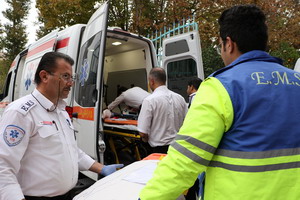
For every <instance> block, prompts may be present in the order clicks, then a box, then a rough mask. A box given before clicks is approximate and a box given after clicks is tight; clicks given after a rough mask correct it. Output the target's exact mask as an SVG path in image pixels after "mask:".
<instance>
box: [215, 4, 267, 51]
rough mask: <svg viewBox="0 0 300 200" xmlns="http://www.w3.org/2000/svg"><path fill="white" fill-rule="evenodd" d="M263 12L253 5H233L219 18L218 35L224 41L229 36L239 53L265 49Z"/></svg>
mask: <svg viewBox="0 0 300 200" xmlns="http://www.w3.org/2000/svg"><path fill="white" fill-rule="evenodd" d="M265 21H266V17H265V15H264V13H263V12H262V11H261V10H260V9H259V8H258V7H256V6H255V5H239V6H233V7H231V8H229V9H227V10H225V11H224V12H223V13H222V14H221V16H220V18H219V25H220V37H221V38H222V40H223V42H224V43H225V42H226V37H230V38H231V40H232V41H234V42H236V44H237V46H238V49H239V51H240V52H241V53H246V52H248V51H252V50H262V51H265V50H266V49H267V42H268V27H267V25H266V23H265Z"/></svg>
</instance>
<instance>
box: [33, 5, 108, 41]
mask: <svg viewBox="0 0 300 200" xmlns="http://www.w3.org/2000/svg"><path fill="white" fill-rule="evenodd" d="M100 2H103V0H102V1H100V0H37V1H36V7H37V9H38V12H39V18H38V20H39V23H40V24H41V25H40V27H39V30H38V32H37V35H38V37H39V38H40V37H42V36H44V35H46V34H47V33H49V32H51V31H52V30H55V29H60V30H61V29H63V28H65V27H67V26H71V25H74V24H80V23H83V24H86V23H87V22H88V20H89V19H90V17H91V16H92V14H93V13H94V12H95V9H96V4H97V3H100Z"/></svg>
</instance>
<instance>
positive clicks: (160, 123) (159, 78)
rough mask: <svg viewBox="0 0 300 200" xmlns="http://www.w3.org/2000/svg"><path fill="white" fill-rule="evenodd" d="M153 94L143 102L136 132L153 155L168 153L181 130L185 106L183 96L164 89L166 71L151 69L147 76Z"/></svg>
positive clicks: (185, 110)
mask: <svg viewBox="0 0 300 200" xmlns="http://www.w3.org/2000/svg"><path fill="white" fill-rule="evenodd" d="M148 81H149V86H150V88H151V90H152V91H153V93H152V94H151V95H149V96H148V97H146V98H145V99H144V101H143V104H142V108H141V111H140V115H139V118H138V130H139V133H140V135H141V137H142V140H143V141H144V142H148V143H149V145H150V146H151V147H152V151H153V153H167V150H168V147H169V145H170V143H171V142H172V141H173V140H174V138H175V135H176V133H177V132H178V130H179V128H180V127H181V125H182V123H183V120H184V117H185V114H186V112H187V105H186V102H185V100H184V98H183V97H182V96H180V95H179V94H177V93H175V92H172V91H171V90H169V89H168V88H167V87H166V85H165V84H166V72H165V70H164V69H163V68H153V69H152V70H151V71H150V74H149V80H148Z"/></svg>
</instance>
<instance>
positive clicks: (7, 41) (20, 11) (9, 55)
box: [1, 0, 30, 63]
mask: <svg viewBox="0 0 300 200" xmlns="http://www.w3.org/2000/svg"><path fill="white" fill-rule="evenodd" d="M6 2H7V4H8V6H9V8H8V9H6V10H5V11H3V12H2V13H3V15H4V17H6V18H7V19H8V20H9V23H6V24H4V29H3V31H4V32H5V33H6V35H5V36H3V38H2V40H1V44H2V46H3V47H4V57H5V59H6V61H7V62H8V63H11V62H12V61H13V59H14V58H15V56H16V55H17V54H18V53H19V52H20V51H21V50H23V49H24V48H25V45H26V43H27V33H26V25H24V20H25V19H26V16H27V15H28V12H29V7H30V0H6Z"/></svg>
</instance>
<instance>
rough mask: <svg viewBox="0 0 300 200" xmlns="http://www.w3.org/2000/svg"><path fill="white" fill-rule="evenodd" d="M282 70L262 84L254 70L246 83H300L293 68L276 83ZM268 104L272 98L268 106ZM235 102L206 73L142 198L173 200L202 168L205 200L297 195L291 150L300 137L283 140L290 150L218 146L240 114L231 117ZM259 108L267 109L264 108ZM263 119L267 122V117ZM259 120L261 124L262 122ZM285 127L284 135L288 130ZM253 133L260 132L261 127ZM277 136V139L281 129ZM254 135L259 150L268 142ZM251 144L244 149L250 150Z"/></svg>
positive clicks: (297, 168)
mask: <svg viewBox="0 0 300 200" xmlns="http://www.w3.org/2000/svg"><path fill="white" fill-rule="evenodd" d="M247 73H248V72H247ZM280 73H281V72H278V70H277V69H276V70H275V71H273V72H270V77H271V78H273V79H272V81H273V82H271V81H269V82H267V81H265V82H264V79H263V78H266V77H267V75H266V74H264V76H263V75H262V72H255V73H253V72H252V73H251V76H250V75H249V80H246V81H255V84H254V86H253V89H255V88H254V87H259V89H260V88H261V87H269V86H268V85H267V84H263V83H268V84H269V85H271V84H273V86H274V88H275V87H277V88H278V87H281V86H280V84H281V85H282V87H289V88H291V87H299V86H300V84H299V83H300V79H299V78H297V77H300V75H299V74H293V72H292V70H290V71H288V72H284V73H282V74H283V77H285V75H287V76H286V77H288V76H290V75H293V76H292V79H290V80H287V81H285V79H281V80H279V79H278V80H279V81H278V82H276V81H274V80H275V79H276V76H277V75H278V76H279V75H280ZM247 78H248V77H247ZM289 78H290V77H289ZM245 79H246V78H245ZM297 79H298V81H297ZM276 80H277V79H276ZM282 80H283V81H282ZM276 83H278V84H276ZM289 83H291V84H289ZM273 86H270V87H273ZM250 89H251V88H250ZM271 91H272V90H271ZM299 93H300V87H299ZM263 95H268V94H263ZM270 95H272V94H270ZM253 98H255V97H253ZM280 98H281V97H280ZM235 100H236V99H235ZM275 100H276V99H274V101H275ZM298 100H299V99H298ZM295 102H296V100H292V103H295ZM244 103H245V104H246V102H244ZM270 103H271V101H270V102H267V103H266V105H268V104H270ZM235 104H236V103H235ZM235 104H234V103H233V102H232V96H231V94H230V93H228V89H227V88H225V87H224V84H222V83H221V81H220V80H219V79H217V78H215V77H210V78H207V79H206V80H205V81H204V82H203V83H202V84H201V86H200V88H199V90H198V92H197V95H196V96H195V99H194V101H193V104H192V105H191V108H190V109H189V111H188V113H187V116H186V118H185V121H184V123H183V126H182V127H181V129H180V131H179V133H178V135H177V136H176V139H175V142H174V143H173V144H172V145H171V146H170V148H169V150H168V155H167V156H166V157H165V158H164V159H163V160H162V161H161V162H160V163H159V164H158V167H157V169H156V170H155V172H154V175H153V178H152V179H151V180H150V181H149V182H148V183H147V185H146V186H145V188H144V189H143V190H142V191H141V193H140V199H141V200H173V199H174V200H175V199H176V198H177V197H178V196H180V194H182V193H183V192H184V191H185V190H187V189H188V188H190V187H191V186H192V185H193V184H194V182H195V180H196V178H197V176H198V175H199V174H200V173H202V172H206V178H205V189H204V199H205V200H254V199H255V200H283V199H284V200H297V199H300V148H295V145H298V144H296V143H297V142H295V140H297V141H298V138H297V139H296V138H294V139H295V140H293V138H290V139H289V140H286V141H287V142H289V141H290V144H291V146H293V145H294V146H293V147H294V148H289V147H290V146H288V145H289V144H287V146H286V148H280V149H272V150H266V151H264V150H261V151H254V152H247V151H243V150H226V147H224V148H223V149H219V147H220V146H219V145H220V144H222V142H223V140H224V136H225V134H231V132H230V131H231V130H232V127H233V126H234V124H235V122H236V121H235V120H238V119H237V118H235V117H238V116H234V115H235V113H234V105H235ZM295 109H298V111H297V110H296V111H295V112H294V111H293V113H296V115H298V113H300V105H299V106H298V107H295ZM250 111H251V108H250ZM250 111H249V112H250ZM262 112H265V111H264V110H262ZM282 112H283V111H282ZM246 114H247V113H246ZM266 116H267V115H266ZM280 117H284V119H285V117H288V116H277V118H279V119H280ZM270 118H271V117H270ZM298 120H300V118H299V119H298ZM265 121H266V123H267V122H268V119H265ZM294 121H295V120H294ZM272 123H273V124H274V126H276V127H277V126H280V124H279V125H277V124H275V123H281V121H278V122H272ZM272 123H270V124H272ZM241 124H242V125H241V126H247V124H246V125H244V124H243V123H241ZM261 124H262V126H263V124H264V123H263V122H262V123H261ZM241 130H243V129H241ZM293 130H294V129H293ZM255 131H256V130H251V131H250V132H251V134H252V132H253V137H254V138H255V137H256V135H255V133H256V132H255ZM264 131H265V130H264ZM270 131H272V130H271V129H270ZM286 131H287V135H288V134H289V130H288V128H287V130H286ZM257 132H258V134H260V131H259V130H258V131H257ZM280 134H281V135H280V137H281V136H284V134H285V133H280ZM258 136H259V137H261V138H262V139H261V141H262V142H261V141H259V142H258V143H257V145H258V146H259V147H257V148H261V146H263V145H264V144H263V141H265V143H266V144H268V141H267V139H268V138H267V137H266V138H264V135H263V134H262V135H258ZM274 137H277V136H276V135H275V136H274ZM287 137H289V136H287ZM299 137H300V134H299ZM233 141H234V140H233ZM286 141H283V142H286ZM255 145H256V144H255V143H253V145H252V146H254V148H256V147H255ZM236 146H238V145H236ZM252 146H250V147H247V148H252ZM266 146H268V145H266ZM241 148H244V147H241ZM268 148H269V146H268Z"/></svg>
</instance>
